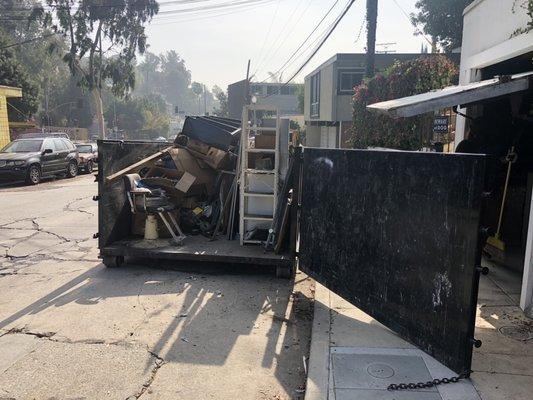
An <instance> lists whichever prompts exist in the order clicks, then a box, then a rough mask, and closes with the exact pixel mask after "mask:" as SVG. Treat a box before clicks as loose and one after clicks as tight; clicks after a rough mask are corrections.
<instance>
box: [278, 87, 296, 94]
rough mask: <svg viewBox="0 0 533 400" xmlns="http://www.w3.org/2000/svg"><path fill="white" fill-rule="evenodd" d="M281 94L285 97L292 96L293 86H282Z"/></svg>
mask: <svg viewBox="0 0 533 400" xmlns="http://www.w3.org/2000/svg"><path fill="white" fill-rule="evenodd" d="M281 94H282V95H285V96H294V95H295V94H296V88H295V87H294V86H282V87H281Z"/></svg>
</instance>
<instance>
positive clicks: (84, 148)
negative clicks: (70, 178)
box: [75, 143, 98, 174]
mask: <svg viewBox="0 0 533 400" xmlns="http://www.w3.org/2000/svg"><path fill="white" fill-rule="evenodd" d="M75 145H76V147H77V148H78V169H79V170H80V171H81V170H83V171H85V172H87V173H88V174H90V173H91V172H93V169H94V167H96V166H97V165H98V146H97V145H96V143H75Z"/></svg>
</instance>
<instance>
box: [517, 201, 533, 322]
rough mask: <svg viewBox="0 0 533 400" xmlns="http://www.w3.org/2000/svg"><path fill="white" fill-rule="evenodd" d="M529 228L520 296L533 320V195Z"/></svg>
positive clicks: (527, 314)
mask: <svg viewBox="0 0 533 400" xmlns="http://www.w3.org/2000/svg"><path fill="white" fill-rule="evenodd" d="M531 198H532V199H531V205H530V211H529V224H528V228H527V241H526V253H525V256H524V276H523V278H522V292H521V294H520V308H521V309H522V310H524V313H525V314H526V316H528V317H529V318H533V193H532V196H531Z"/></svg>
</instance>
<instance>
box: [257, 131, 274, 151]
mask: <svg viewBox="0 0 533 400" xmlns="http://www.w3.org/2000/svg"><path fill="white" fill-rule="evenodd" d="M255 148H256V149H275V148H276V136H275V135H265V134H263V135H257V136H256V137H255Z"/></svg>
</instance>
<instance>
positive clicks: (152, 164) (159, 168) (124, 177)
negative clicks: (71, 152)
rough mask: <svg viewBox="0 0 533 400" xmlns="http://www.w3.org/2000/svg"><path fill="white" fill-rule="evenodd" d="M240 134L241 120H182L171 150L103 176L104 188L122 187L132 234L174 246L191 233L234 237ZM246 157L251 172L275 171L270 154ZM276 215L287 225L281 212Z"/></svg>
mask: <svg viewBox="0 0 533 400" xmlns="http://www.w3.org/2000/svg"><path fill="white" fill-rule="evenodd" d="M218 124H221V125H223V126H221V125H218ZM240 130H241V128H240V121H235V120H231V121H219V120H217V119H212V120H211V119H209V118H207V117H187V119H186V122H185V125H184V127H183V130H182V133H181V134H180V135H178V136H177V137H176V140H175V141H174V144H173V145H172V146H169V147H167V148H163V149H161V150H160V151H158V152H155V153H153V154H150V155H149V156H146V157H144V158H142V159H139V160H138V161H136V162H135V163H133V164H131V165H128V166H126V167H125V168H123V169H121V170H120V171H118V172H115V173H113V174H111V175H108V176H105V177H104V179H105V182H106V183H108V184H109V183H113V182H114V183H115V184H116V185H120V184H119V182H120V181H122V182H123V184H124V186H123V189H124V192H125V196H124V201H125V203H126V204H128V203H129V206H130V209H131V214H132V223H131V234H132V235H133V236H136V237H144V239H147V240H150V239H159V238H171V239H173V240H174V241H175V242H176V244H177V245H180V244H182V243H183V241H184V240H185V239H186V237H187V236H191V235H203V236H205V237H207V238H208V239H209V240H214V239H216V238H217V235H219V234H222V233H224V236H225V237H226V238H227V239H230V240H231V239H234V238H235V237H236V236H237V233H238V232H237V231H238V227H239V223H238V221H239V201H240V197H239V196H238V193H239V189H238V187H239V172H240V171H239V170H240V167H241V162H240V152H241V148H240V136H241V135H240ZM273 138H275V137H274V136H272V137H267V135H264V136H257V137H255V138H254V140H255V141H257V142H259V144H257V143H256V145H259V146H261V147H265V148H274V146H275V139H273ZM249 158H250V160H248V161H249V163H250V164H251V165H252V167H253V168H254V169H256V170H272V169H273V168H274V164H273V163H274V161H273V157H272V156H268V155H267V156H265V155H262V154H249ZM285 196H287V193H285ZM282 203H286V199H284V200H282ZM279 211H281V210H279ZM284 211H285V210H284ZM280 214H281V216H282V217H284V218H285V224H286V218H287V213H286V211H285V212H284V213H283V212H282V213H280ZM283 214H285V215H283ZM274 225H276V224H273V227H274ZM278 225H283V224H278ZM256 230H257V229H254V231H253V232H251V233H249V234H252V233H253V234H256V233H257V232H255V231H256ZM264 231H265V232H261V233H260V234H261V236H262V237H263V236H264V238H263V240H262V241H263V242H265V241H266V240H267V236H268V235H269V230H268V229H266V230H264ZM270 231H271V234H272V229H271V230H270ZM276 233H278V229H276ZM285 239H286V238H285ZM271 244H273V245H275V244H276V243H271ZM270 247H271V248H274V249H275V250H276V252H278V251H279V250H280V248H279V246H270Z"/></svg>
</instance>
